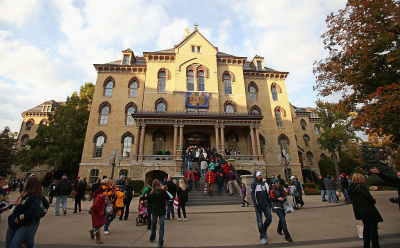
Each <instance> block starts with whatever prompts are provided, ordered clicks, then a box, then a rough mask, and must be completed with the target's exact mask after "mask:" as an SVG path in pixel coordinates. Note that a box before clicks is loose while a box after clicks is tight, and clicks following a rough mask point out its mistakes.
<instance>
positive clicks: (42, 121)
mask: <svg viewBox="0 0 400 248" xmlns="http://www.w3.org/2000/svg"><path fill="white" fill-rule="evenodd" d="M46 122H47V121H46V119H42V120H41V121H40V122H39V125H46Z"/></svg>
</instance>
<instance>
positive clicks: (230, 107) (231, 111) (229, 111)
mask: <svg viewBox="0 0 400 248" xmlns="http://www.w3.org/2000/svg"><path fill="white" fill-rule="evenodd" d="M225 111H226V113H227V114H233V106H232V105H230V104H228V105H226V107H225Z"/></svg>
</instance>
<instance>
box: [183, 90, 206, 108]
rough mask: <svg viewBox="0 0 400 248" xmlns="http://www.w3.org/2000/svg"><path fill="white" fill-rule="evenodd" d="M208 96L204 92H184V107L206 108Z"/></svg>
mask: <svg viewBox="0 0 400 248" xmlns="http://www.w3.org/2000/svg"><path fill="white" fill-rule="evenodd" d="M208 97H209V93H205V92H185V107H187V108H208Z"/></svg>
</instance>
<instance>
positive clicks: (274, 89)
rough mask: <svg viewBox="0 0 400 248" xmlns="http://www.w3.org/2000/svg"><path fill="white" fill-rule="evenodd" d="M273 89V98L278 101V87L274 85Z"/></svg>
mask: <svg viewBox="0 0 400 248" xmlns="http://www.w3.org/2000/svg"><path fill="white" fill-rule="evenodd" d="M271 91H272V99H273V100H274V101H278V91H277V90H276V87H275V86H273V87H272V89H271Z"/></svg>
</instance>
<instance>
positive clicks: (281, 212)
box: [275, 208, 290, 238]
mask: <svg viewBox="0 0 400 248" xmlns="http://www.w3.org/2000/svg"><path fill="white" fill-rule="evenodd" d="M275 212H276V215H278V217H279V222H278V229H277V231H278V233H280V232H282V230H283V233H284V234H285V238H290V234H289V231H288V229H287V225H286V219H285V216H286V214H285V210H284V209H281V208H277V209H275Z"/></svg>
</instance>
